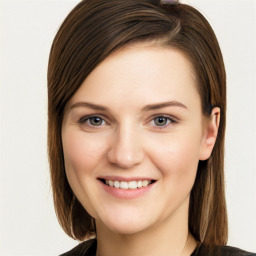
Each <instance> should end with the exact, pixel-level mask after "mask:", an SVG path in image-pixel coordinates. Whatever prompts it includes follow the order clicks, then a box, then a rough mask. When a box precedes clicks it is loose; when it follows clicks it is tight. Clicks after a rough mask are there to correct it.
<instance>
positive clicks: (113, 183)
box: [100, 179, 156, 189]
mask: <svg viewBox="0 0 256 256" xmlns="http://www.w3.org/2000/svg"><path fill="white" fill-rule="evenodd" d="M100 181H101V182H103V183H104V184H105V185H107V186H109V187H114V188H119V189H139V188H145V187H147V186H149V185H150V184H153V183H154V182H156V180H138V181H135V180H134V181H120V180H106V179H100Z"/></svg>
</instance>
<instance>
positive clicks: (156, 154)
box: [151, 132, 200, 182]
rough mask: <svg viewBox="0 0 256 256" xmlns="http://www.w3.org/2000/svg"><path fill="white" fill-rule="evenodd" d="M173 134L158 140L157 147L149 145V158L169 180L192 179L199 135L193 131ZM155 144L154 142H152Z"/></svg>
mask: <svg viewBox="0 0 256 256" xmlns="http://www.w3.org/2000/svg"><path fill="white" fill-rule="evenodd" d="M190 134H191V133H184V132H183V133H182V134H181V135H179V134H175V135H170V136H169V137H167V138H166V137H165V138H163V140H158V142H159V143H158V145H159V146H158V147H154V148H153V147H151V149H152V150H151V156H152V157H151V159H152V160H153V161H154V164H155V165H156V166H158V168H159V169H160V170H161V172H162V175H163V176H164V177H167V178H168V177H170V178H171V180H175V178H177V179H183V178H184V180H187V179H188V180H189V181H190V182H191V180H194V177H195V175H196V172H197V166H198V161H199V152H200V136H197V135H196V134H195V133H193V136H190ZM153 145H155V144H153Z"/></svg>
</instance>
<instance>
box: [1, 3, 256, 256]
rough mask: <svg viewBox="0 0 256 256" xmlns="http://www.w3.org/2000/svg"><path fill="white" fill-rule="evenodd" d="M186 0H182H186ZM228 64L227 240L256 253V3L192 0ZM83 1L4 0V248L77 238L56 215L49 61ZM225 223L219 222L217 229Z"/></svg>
mask: <svg viewBox="0 0 256 256" xmlns="http://www.w3.org/2000/svg"><path fill="white" fill-rule="evenodd" d="M183 2H185V1H183ZM186 2H187V3H190V4H192V5H193V6H195V7H197V8H198V9H199V10H200V11H201V12H202V13H203V14H204V15H205V16H206V17H207V18H208V20H209V21H210V23H211V24H212V26H213V28H214V30H215V32H216V34H217V37H218V39H219V42H220V45H221V48H222V51H223V55H224V60H225V64H226V69H227V77H228V79H227V82H228V83H227V87H228V119H227V137H226V164H225V166H226V188H227V205H228V215H229V231H230V236H229V244H231V245H233V246H236V247H241V248H243V249H246V250H250V251H254V252H256V162H255V159H256V135H255V134H256V100H255V98H256V75H255V74H256V1H255V0H232V1H229V0H219V1H216V0H200V1H199V0H194V1H186ZM77 3H78V1H74V0H70V1H67V0H65V1H60V0H59V1H56V0H55V1H46V0H44V1H43V0H41V1H40V0H27V1H24V0H20V1H18V0H16V1H11V0H6V1H0V26H1V27H0V29H1V30H0V36H1V43H0V60H1V62H0V72H1V73H0V171H1V172H0V254H1V255H3V256H6V255H58V254H60V253H62V252H65V251H67V250H69V249H71V248H72V247H73V246H75V245H76V244H77V242H76V241H73V240H72V239H71V238H69V237H67V236H66V235H65V233H64V232H63V231H62V230H61V228H60V227H59V225H58V222H57V219H56V217H55V213H54V209H53V204H52V198H51V191H50V179H49V171H48V163H47V151H46V129H47V101H46V96H47V90H46V86H47V85H46V70H47V61H48V55H49V50H50V45H51V43H52V40H53V37H54V35H55V33H56V32H57V29H58V27H59V25H60V24H61V22H62V21H63V19H64V18H65V16H66V15H67V14H68V12H69V11H70V10H71V9H72V8H73V7H74V6H75V5H76V4H77ZM220 228H221V227H220Z"/></svg>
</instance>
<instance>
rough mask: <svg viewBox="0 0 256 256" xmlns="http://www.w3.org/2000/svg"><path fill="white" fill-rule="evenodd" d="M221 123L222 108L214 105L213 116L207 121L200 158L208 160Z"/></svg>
mask: <svg viewBox="0 0 256 256" xmlns="http://www.w3.org/2000/svg"><path fill="white" fill-rule="evenodd" d="M219 124H220V108H218V107H214V108H213V109H212V113H211V116H210V117H209V118H208V120H207V121H206V125H205V134H204V138H203V141H202V147H201V152H200V160H207V159H208V158H209V157H210V156H211V153H212V150H213V147H214V145H215V142H216V139H217V136H218V129H219Z"/></svg>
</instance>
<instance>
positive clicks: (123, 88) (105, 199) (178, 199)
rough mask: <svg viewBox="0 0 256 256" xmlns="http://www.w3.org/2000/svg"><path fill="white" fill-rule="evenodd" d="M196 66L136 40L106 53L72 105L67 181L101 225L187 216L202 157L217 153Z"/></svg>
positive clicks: (121, 226)
mask: <svg viewBox="0 0 256 256" xmlns="http://www.w3.org/2000/svg"><path fill="white" fill-rule="evenodd" d="M208 123H209V121H208V119H206V117H204V116H203V114H202V111H201V101H200V96H199V94H198V91H197V89H196V81H195V75H194V71H193V68H192V66H191V63H190V62H189V61H188V59H187V58H186V57H185V56H184V55H183V54H182V53H180V52H179V51H177V50H174V49H171V48H163V47H160V46H145V45H144V44H137V45H134V46H132V47H129V48H125V49H122V50H120V51H118V52H116V53H114V54H112V55H111V56H109V57H108V58H107V59H106V60H104V61H103V62H102V63H101V64H100V65H99V66H97V67H96V68H95V69H94V70H93V71H92V73H91V74H90V75H89V76H88V77H87V78H86V80H85V81H84V82H83V83H82V85H81V87H80V88H79V89H78V91H77V92H76V93H75V95H74V96H73V97H72V99H71V100H70V102H69V104H68V105H67V107H66V110H65V115H64V120H63V126H62V141H63V150H64V158H65V168H66V174H67V178H68V181H69V184H70V186H71V188H72V190H73V192H74V193H75V195H76V197H77V198H78V200H79V201H80V202H81V203H82V205H83V206H84V208H85V209H86V210H87V212H88V213H89V214H90V215H91V216H93V217H94V218H95V219H96V223H97V226H98V225H99V226H100V225H102V226H104V227H105V228H107V229H108V230H111V231H114V232H117V233H119V234H132V233H137V232H139V231H143V230H146V229H148V228H150V227H154V226H155V225H159V224H161V223H171V222H172V221H173V220H174V219H175V220H176V221H177V220H179V221H183V222H184V221H186V218H187V214H188V204H189V196H190V191H191V189H192V186H193V184H194V180H195V177H196V172H197V166H198V162H199V160H200V159H201V160H205V159H207V158H208V157H209V155H210V154H211V149H212V146H209V143H208V144H207V139H208V140H209V138H208V137H210V132H209V131H210V129H209V124H208Z"/></svg>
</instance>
